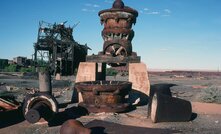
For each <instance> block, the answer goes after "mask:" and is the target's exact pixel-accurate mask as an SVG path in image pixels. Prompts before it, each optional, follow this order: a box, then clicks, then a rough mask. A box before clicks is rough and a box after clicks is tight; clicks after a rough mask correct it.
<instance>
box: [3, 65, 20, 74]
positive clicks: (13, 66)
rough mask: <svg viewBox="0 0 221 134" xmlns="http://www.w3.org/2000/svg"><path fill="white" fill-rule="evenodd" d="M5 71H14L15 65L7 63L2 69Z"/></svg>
mask: <svg viewBox="0 0 221 134" xmlns="http://www.w3.org/2000/svg"><path fill="white" fill-rule="evenodd" d="M4 71H5V72H16V71H17V65H13V64H11V65H9V66H7V67H5V69H4Z"/></svg>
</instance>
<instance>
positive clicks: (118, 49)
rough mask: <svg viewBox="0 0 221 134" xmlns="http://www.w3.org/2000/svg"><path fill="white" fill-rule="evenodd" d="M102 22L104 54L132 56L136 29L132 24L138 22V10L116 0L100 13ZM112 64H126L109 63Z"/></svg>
mask: <svg viewBox="0 0 221 134" xmlns="http://www.w3.org/2000/svg"><path fill="white" fill-rule="evenodd" d="M98 15H99V16H100V19H101V24H104V29H103V31H102V37H103V40H104V45H103V55H109V56H112V57H118V56H121V57H128V56H132V54H133V51H132V43H131V41H132V39H133V37H134V31H133V30H132V25H133V24H135V23H136V18H137V16H138V12H137V11H136V10H134V9H132V8H130V7H127V6H124V3H123V2H122V1H121V0H115V2H114V3H113V6H112V8H111V9H107V10H102V11H100V12H99V14H98ZM109 65H111V66H125V64H120V63H119V64H109Z"/></svg>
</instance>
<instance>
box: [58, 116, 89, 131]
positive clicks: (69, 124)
mask: <svg viewBox="0 0 221 134" xmlns="http://www.w3.org/2000/svg"><path fill="white" fill-rule="evenodd" d="M60 134H91V130H90V129H88V128H85V127H84V125H83V124H82V123H81V122H80V121H77V120H74V119H72V120H68V121H66V122H64V123H63V124H62V126H61V129H60Z"/></svg>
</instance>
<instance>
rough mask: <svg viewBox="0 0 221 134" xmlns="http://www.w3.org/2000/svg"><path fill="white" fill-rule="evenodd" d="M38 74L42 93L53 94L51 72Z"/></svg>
mask: <svg viewBox="0 0 221 134" xmlns="http://www.w3.org/2000/svg"><path fill="white" fill-rule="evenodd" d="M38 74H39V90H40V92H44V93H48V94H52V87H51V75H50V73H49V71H40V72H39V73H38Z"/></svg>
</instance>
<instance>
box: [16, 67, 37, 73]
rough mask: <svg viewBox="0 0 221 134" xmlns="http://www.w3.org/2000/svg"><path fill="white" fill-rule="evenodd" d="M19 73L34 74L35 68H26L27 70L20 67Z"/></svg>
mask: <svg viewBox="0 0 221 134" xmlns="http://www.w3.org/2000/svg"><path fill="white" fill-rule="evenodd" d="M20 72H23V73H27V72H35V67H28V68H26V67H22V68H21V69H20Z"/></svg>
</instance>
